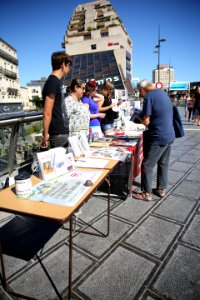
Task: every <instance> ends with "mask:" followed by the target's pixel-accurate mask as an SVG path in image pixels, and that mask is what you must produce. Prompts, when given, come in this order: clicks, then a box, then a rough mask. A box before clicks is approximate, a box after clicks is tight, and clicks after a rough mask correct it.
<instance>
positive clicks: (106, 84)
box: [101, 80, 114, 97]
mask: <svg viewBox="0 0 200 300" xmlns="http://www.w3.org/2000/svg"><path fill="white" fill-rule="evenodd" d="M113 89H114V84H113V83H112V82H111V81H109V80H108V81H105V82H104V84H103V86H102V89H101V92H102V95H103V96H106V97H107V96H108V91H110V90H113Z"/></svg>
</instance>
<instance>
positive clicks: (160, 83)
mask: <svg viewBox="0 0 200 300" xmlns="http://www.w3.org/2000/svg"><path fill="white" fill-rule="evenodd" d="M162 87H163V84H162V82H160V81H158V82H156V88H157V89H162Z"/></svg>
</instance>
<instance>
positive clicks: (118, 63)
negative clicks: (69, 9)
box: [62, 0, 133, 93]
mask: <svg viewBox="0 0 200 300" xmlns="http://www.w3.org/2000/svg"><path fill="white" fill-rule="evenodd" d="M62 46H63V48H65V49H66V52H67V53H68V54H69V55H70V56H71V57H72V61H73V67H72V70H71V72H70V73H69V74H68V76H67V77H66V84H69V82H70V81H71V79H72V78H74V77H78V78H81V79H83V80H85V81H88V80H91V79H95V80H96V81H97V82H98V85H102V84H103V82H104V81H105V80H110V81H112V82H113V83H114V85H115V88H116V89H127V91H128V92H130V93H131V92H132V91H133V88H132V85H131V73H132V72H131V71H132V70H131V69H132V41H131V39H130V38H129V36H128V33H127V32H126V29H125V27H124V25H123V23H122V21H121V19H120V17H119V16H118V14H117V13H116V11H115V10H114V8H113V7H112V5H111V3H110V2H109V1H106V0H101V1H93V2H89V3H85V4H80V5H78V6H77V7H76V9H75V10H74V12H73V14H72V17H71V19H70V22H69V25H68V27H67V31H66V36H65V38H64V43H63V44H62Z"/></svg>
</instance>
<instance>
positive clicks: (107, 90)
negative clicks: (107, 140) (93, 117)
mask: <svg viewBox="0 0 200 300" xmlns="http://www.w3.org/2000/svg"><path fill="white" fill-rule="evenodd" d="M113 90H114V85H113V84H112V82H110V81H105V82H104V84H103V86H102V90H101V91H102V95H103V96H104V100H102V101H99V111H100V112H105V114H106V115H105V118H104V119H102V120H101V129H102V131H103V133H104V134H109V133H112V132H114V119H115V115H114V111H113V110H112V108H113V107H114V106H115V104H114V103H112V99H111V95H112V92H113ZM119 105H121V101H119V102H118V104H117V106H119Z"/></svg>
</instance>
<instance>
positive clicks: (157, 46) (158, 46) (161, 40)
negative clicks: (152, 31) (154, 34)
mask: <svg viewBox="0 0 200 300" xmlns="http://www.w3.org/2000/svg"><path fill="white" fill-rule="evenodd" d="M162 42H166V39H161V38H160V26H159V27H158V44H157V45H156V46H155V48H156V49H157V50H156V51H154V53H157V54H158V82H159V81H160V43H162Z"/></svg>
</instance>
